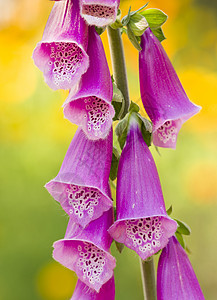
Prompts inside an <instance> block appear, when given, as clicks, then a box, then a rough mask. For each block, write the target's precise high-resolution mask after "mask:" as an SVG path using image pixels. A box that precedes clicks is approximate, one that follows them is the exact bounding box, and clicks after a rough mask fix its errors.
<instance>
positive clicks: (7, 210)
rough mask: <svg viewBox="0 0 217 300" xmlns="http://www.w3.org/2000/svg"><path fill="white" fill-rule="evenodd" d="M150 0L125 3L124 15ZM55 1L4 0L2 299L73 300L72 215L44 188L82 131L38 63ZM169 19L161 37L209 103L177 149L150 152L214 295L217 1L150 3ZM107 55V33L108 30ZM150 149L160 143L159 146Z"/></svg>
mask: <svg viewBox="0 0 217 300" xmlns="http://www.w3.org/2000/svg"><path fill="white" fill-rule="evenodd" d="M145 2H146V1H137V0H136V1H135V0H131V1H128V0H127V1H124V0H121V8H122V10H123V14H125V13H126V12H127V10H128V7H129V5H132V9H133V10H136V9H137V8H139V7H140V6H142V5H144V4H145ZM52 5H53V3H52V2H51V1H48V0H34V1H29V0H7V1H4V0H0V153H1V155H0V196H1V202H0V300H12V299H15V300H29V299H31V300H43V299H44V300H66V299H69V298H70V296H71V294H72V292H73V289H74V286H75V284H76V276H75V274H73V272H71V271H69V270H67V269H65V268H63V267H62V266H61V265H59V264H58V263H56V262H54V261H53V260H52V257H51V254H52V243H53V242H54V241H55V240H57V239H60V238H62V237H63V236H64V233H65V228H66V224H67V217H66V215H65V213H64V212H63V210H62V209H61V207H60V206H59V205H58V204H57V203H56V202H55V201H53V200H52V198H51V196H50V195H49V194H48V193H47V191H46V190H45V189H44V187H43V186H44V184H45V183H46V182H47V181H49V180H50V179H51V178H53V177H55V176H56V174H57V172H58V170H59V168H60V165H61V162H62V160H63V158H64V155H65V152H66V150H67V148H68V146H69V143H70V141H71V139H72V137H73V135H74V133H75V131H76V127H75V126H73V125H72V124H70V123H69V122H68V121H67V120H65V119H64V118H63V113H62V108H61V105H62V103H63V101H64V99H65V98H66V95H67V93H66V92H61V91H57V92H54V91H52V90H51V89H50V88H49V87H48V86H47V85H46V84H45V83H44V80H43V76H42V73H41V72H40V71H39V70H38V69H37V68H36V67H35V66H34V64H33V61H32V59H31V56H32V51H33V48H34V47H35V45H36V43H37V42H38V41H39V40H40V39H41V36H42V32H43V28H44V26H45V23H46V20H47V18H48V15H49V12H50V10H51V8H52ZM151 7H157V8H160V9H162V10H163V11H164V12H165V13H167V14H168V15H169V19H168V21H167V23H166V24H165V25H164V27H163V28H164V32H165V35H166V37H167V39H166V40H165V41H164V42H163V46H164V47H165V49H166V51H167V53H168V55H169V57H170V58H171V60H172V62H173V64H174V66H175V68H176V70H177V72H178V75H179V77H180V79H181V81H182V83H183V85H184V88H185V89H186V92H187V94H188V95H189V97H190V99H192V101H194V102H195V103H196V104H198V105H201V106H202V107H203V109H202V111H201V113H200V114H198V115H197V116H195V117H193V118H192V119H191V120H189V121H188V122H187V123H186V124H184V126H183V128H182V130H181V132H180V134H179V138H178V143H177V149H176V151H173V150H168V149H162V150H160V152H161V156H159V155H158V154H157V153H156V151H155V150H154V149H152V152H153V155H154V158H155V160H156V163H157V167H158V170H159V174H160V178H161V182H162V187H163V192H164V196H165V201H166V206H167V207H169V206H170V205H171V204H172V205H173V211H174V212H173V216H174V217H177V218H180V219H182V220H183V221H185V222H186V223H188V224H189V225H190V227H191V229H192V235H191V237H190V238H188V237H187V238H186V242H187V244H188V246H189V248H190V249H191V252H192V253H191V255H190V260H191V262H192V264H193V267H194V269H195V272H196V274H197V277H198V279H199V281H200V284H201V287H202V289H203V291H204V295H205V297H206V299H208V300H215V299H217V275H216V270H217V255H216V249H217V217H216V216H217V2H216V1H215V0H212V1H211V0H210V1H206V0H173V1H171V0H164V1H162V0H151V1H150V2H149V8H151ZM103 41H104V44H105V49H106V53H107V55H108V60H109V49H108V42H107V37H106V34H104V35H103ZM124 43H125V52H126V61H127V69H128V75H129V85H130V94H131V99H132V100H133V101H135V102H139V97H140V96H139V81H138V64H137V60H138V58H137V55H138V54H137V51H136V50H135V49H134V48H133V46H131V44H130V43H129V42H128V41H127V39H126V38H124ZM152 148H153V147H152ZM112 253H113V255H115V256H116V258H117V268H116V270H115V275H116V295H117V297H116V299H117V300H122V299H126V300H131V299H134V300H140V299H143V296H142V285H141V280H140V274H139V260H138V257H137V255H136V254H135V253H133V252H132V251H130V250H127V249H124V251H123V253H122V254H121V255H120V254H119V253H117V250H116V249H115V247H114V246H113V248H112Z"/></svg>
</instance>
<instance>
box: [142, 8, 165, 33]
mask: <svg viewBox="0 0 217 300" xmlns="http://www.w3.org/2000/svg"><path fill="white" fill-rule="evenodd" d="M140 14H141V15H142V16H143V17H145V18H146V20H147V22H148V24H149V26H150V28H151V29H158V28H160V27H161V26H162V25H163V24H164V23H165V22H166V20H167V18H168V16H167V15H166V14H165V13H164V12H163V11H162V10H160V9H156V8H149V9H146V10H144V11H142V12H140Z"/></svg>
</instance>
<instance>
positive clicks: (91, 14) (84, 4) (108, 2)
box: [80, 0, 120, 27]
mask: <svg viewBox="0 0 217 300" xmlns="http://www.w3.org/2000/svg"><path fill="white" fill-rule="evenodd" d="M119 4H120V0H101V1H99V0H80V6H81V15H82V17H83V18H84V19H85V20H86V21H87V23H88V24H89V25H95V26H98V27H104V26H107V25H109V24H111V23H114V22H115V19H116V16H117V11H118V7H119Z"/></svg>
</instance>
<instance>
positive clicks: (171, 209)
mask: <svg viewBox="0 0 217 300" xmlns="http://www.w3.org/2000/svg"><path fill="white" fill-rule="evenodd" d="M172 212H173V207H172V205H170V207H169V208H168V209H167V214H168V216H170V215H171V213H172Z"/></svg>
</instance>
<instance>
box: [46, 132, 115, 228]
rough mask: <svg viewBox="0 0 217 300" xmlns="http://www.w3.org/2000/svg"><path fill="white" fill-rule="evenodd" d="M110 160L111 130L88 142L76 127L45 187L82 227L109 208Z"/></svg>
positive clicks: (110, 205) (110, 203) (110, 202)
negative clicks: (64, 153) (56, 168)
mask: <svg viewBox="0 0 217 300" xmlns="http://www.w3.org/2000/svg"><path fill="white" fill-rule="evenodd" d="M111 160H112V129H111V130H110V133H109V135H108V136H107V138H106V139H104V140H101V139H100V140H97V141H92V140H89V139H88V138H87V137H86V135H85V133H84V132H83V131H82V129H81V128H79V129H78V130H77V132H76V134H75V136H74V138H73V140H72V142H71V144H70V146H69V149H68V151H67V153H66V156H65V158H64V161H63V164H62V166H61V168H60V171H59V173H58V175H57V176H56V177H55V178H54V179H52V180H51V181H50V182H48V183H47V184H46V186H45V187H46V189H47V190H48V192H49V193H50V194H51V195H52V196H53V197H54V199H55V200H56V201H58V202H60V204H61V206H62V207H63V209H64V210H65V212H66V213H67V214H68V215H69V216H70V218H71V219H72V220H73V222H75V223H78V224H80V225H81V226H82V227H85V226H87V224H88V223H90V222H91V221H93V220H95V219H97V218H99V217H100V216H101V215H102V214H103V212H104V211H107V210H108V209H109V208H110V207H112V200H111V197H110V188H109V184H108V181H109V173H110V168H111Z"/></svg>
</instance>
